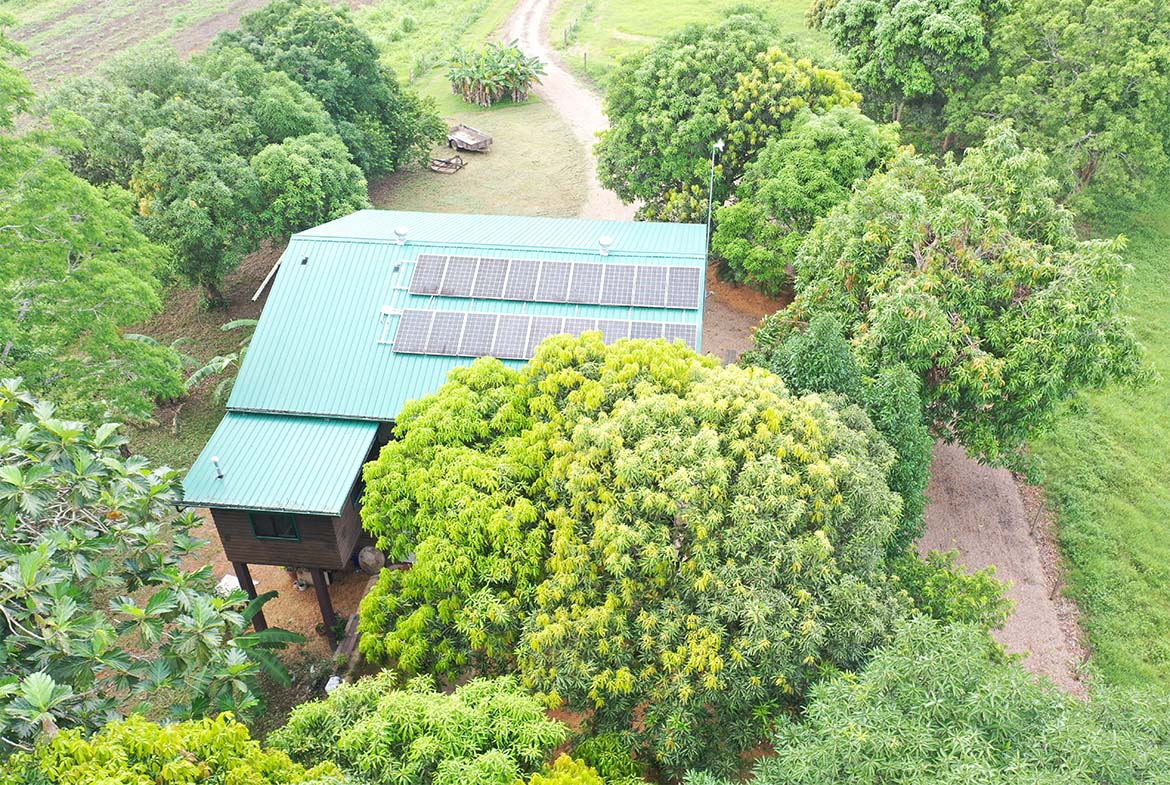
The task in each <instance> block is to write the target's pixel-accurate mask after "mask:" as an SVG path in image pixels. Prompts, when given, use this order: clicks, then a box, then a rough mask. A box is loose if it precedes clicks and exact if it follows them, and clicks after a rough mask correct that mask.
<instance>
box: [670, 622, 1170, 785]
mask: <svg viewBox="0 0 1170 785" xmlns="http://www.w3.org/2000/svg"><path fill="white" fill-rule="evenodd" d="M779 725H780V727H779V729H778V731H777V733H776V735H775V737H774V739H773V749H774V750H775V755H774V756H769V757H766V758H764V759H762V760H761V761H760V762H759V763H758V764H756V767H755V772H754V777H753V778H752V780H751V781H752V782H754V783H756V784H757V785H781V783H783V785H837V783H842V782H849V783H857V785H878V783H882V784H883V785H961V784H963V783H974V782H978V783H981V784H983V783H986V784H987V785H1033V784H1034V783H1041V782H1045V783H1047V782H1051V783H1058V782H1059V783H1067V784H1068V785H1090V784H1092V783H1101V784H1102V785H1103V784H1104V783H1121V782H1124V783H1135V785H1136V784H1137V783H1154V782H1162V781H1163V778H1164V776H1165V773H1166V770H1167V767H1168V766H1170V697H1167V696H1165V695H1159V694H1157V693H1150V692H1149V691H1146V690H1143V691H1140V692H1137V691H1127V692H1118V691H1112V690H1107V689H1102V690H1099V691H1095V692H1094V695H1093V696H1092V697H1091V698H1090V699H1089V700H1084V701H1082V700H1080V699H1078V698H1075V697H1073V696H1071V695H1068V694H1065V693H1063V692H1061V691H1059V690H1058V689H1056V688H1055V687H1054V686H1053V685H1052V684H1051V683H1050V682H1038V681H1037V679H1036V677H1035V676H1034V675H1032V674H1030V673H1027V672H1026V671H1024V670H1023V668H1021V667H1020V666H1019V665H1016V664H1009V663H1005V662H1003V659H1002V655H1000V653H999V650H998V647H997V646H996V645H995V644H994V643H993V642H992V641H991V639H990V638H989V637H988V636H987V634H986V633H985V632H983V631H981V630H974V629H971V628H969V627H965V626H962V625H958V626H950V627H943V626H940V625H938V624H937V623H936V622H933V621H930V620H927V619H916V620H912V621H909V622H906V623H904V624H903V625H902V626H901V628H900V629H899V630H898V633H897V635H896V636H894V640H893V641H892V642H891V643H890V645H889V646H888V647H886V648H884V649H882V650H880V651H879V652H878V653H877V654H876V656H874V658H873V660H872V661H871V662H870V663H869V665H867V666H866V668H865V669H864V670H863V671H862V672H861V673H860V674H859V675H857V676H856V677H855V678H853V677H849V678H846V677H838V678H834V679H831V680H828V681H826V682H823V683H821V684H819V685H817V686H816V687H813V689H812V691H811V692H810V695H809V702H808V705H807V706H806V707H805V709H804V712H803V716H802V717H801V718H800V720H799V721H796V720H793V719H789V718H782V719H781V720H780V721H779ZM705 779H706V778H693V779H692V780H691V783H692V785H699V783H700V782H701V781H703V780H705Z"/></svg>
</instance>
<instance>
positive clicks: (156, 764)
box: [0, 714, 343, 785]
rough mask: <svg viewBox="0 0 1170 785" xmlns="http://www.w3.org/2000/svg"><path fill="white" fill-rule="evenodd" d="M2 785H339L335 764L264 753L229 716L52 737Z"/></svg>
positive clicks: (131, 722)
mask: <svg viewBox="0 0 1170 785" xmlns="http://www.w3.org/2000/svg"><path fill="white" fill-rule="evenodd" d="M0 783H2V785H79V784H80V783H91V784H92V785H107V784H108V785H123V784H125V785H145V784H146V783H150V785H194V783H200V784H201V785H203V784H204V783H206V785H294V784H295V785H328V783H335V785H343V782H342V780H341V778H340V772H339V771H338V770H337V768H336V767H335V766H334V765H333V764H332V763H321V764H318V765H316V766H314V767H312V768H310V769H307V770H306V769H305V767H304V766H301V765H299V764H297V763H293V762H292V760H290V759H289V757H288V756H287V755H285V754H284V753H283V752H276V751H265V750H262V749H261V748H260V743H259V742H257V741H255V740H253V739H252V737H251V736H250V735H249V733H248V728H247V727H246V726H244V725H241V724H240V723H238V722H236V721H235V720H234V719H233V718H232V716H231V715H230V714H223V715H220V716H219V717H217V718H215V719H210V718H209V719H204V720H198V721H189V722H180V723H177V724H174V725H159V724H157V723H154V722H147V721H146V720H145V719H143V718H142V717H138V716H132V717H130V718H128V719H126V720H122V721H118V722H113V723H110V724H109V725H106V726H105V727H104V728H102V729H101V730H100V731H98V732H97V733H95V734H94V735H93V736H90V737H89V738H86V737H85V735H84V734H82V733H81V732H80V731H76V730H66V731H62V732H60V733H58V734H57V736H56V737H54V738H53V740H52V741H50V742H47V743H45V744H43V745H41V746H39V747H37V749H36V750H35V751H34V752H32V753H31V754H24V755H19V756H17V757H16V758H15V759H14V760H12V761H10V762H9V764H8V766H7V767H6V773H4V774H0Z"/></svg>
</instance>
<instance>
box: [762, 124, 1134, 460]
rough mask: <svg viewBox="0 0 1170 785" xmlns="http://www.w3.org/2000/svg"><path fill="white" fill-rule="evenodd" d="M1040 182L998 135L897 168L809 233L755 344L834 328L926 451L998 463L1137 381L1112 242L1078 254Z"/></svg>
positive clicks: (1066, 220) (1120, 266) (1013, 144)
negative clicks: (928, 445) (892, 394)
mask: <svg viewBox="0 0 1170 785" xmlns="http://www.w3.org/2000/svg"><path fill="white" fill-rule="evenodd" d="M1048 172H1049V162H1048V159H1047V158H1046V157H1045V156H1044V155H1043V154H1041V153H1038V152H1035V151H1032V150H1028V149H1026V148H1024V147H1022V146H1021V145H1020V143H1019V140H1018V138H1017V135H1016V134H1015V133H1014V132H1013V131H1012V130H1011V129H1010V128H1007V127H1000V128H998V129H996V130H995V131H994V132H992V133H990V134H989V137H988V140H987V142H986V143H985V144H984V145H983V146H982V147H979V148H972V149H970V150H968V151H967V154H966V155H965V156H964V158H963V160H962V161H961V162H958V163H956V162H955V161H954V160H952V159H950V158H948V159H946V160H944V161H942V162H941V165H936V164H935V163H934V162H932V161H930V160H927V159H924V158H921V157H918V156H914V155H911V154H909V153H903V154H902V155H901V156H899V158H898V159H897V160H896V161H895V162H894V163H893V164H892V165H891V166H890V168H889V171H888V172H885V173H881V174H878V175H875V176H874V177H872V178H871V179H870V180H869V181H867V182H866V183H865V184H864V185H862V186H860V187H859V188H858V189H857V191H856V192H855V193H854V194H853V195H852V196H851V197H850V199H849V200H848V201H846V202H844V203H842V204H840V205H838V206H837V207H836V208H834V209H833V210H832V211H831V212H830V213H829V214H828V215H827V216H825V217H824V218H823V219H822V220H821V221H820V222H819V223H818V224H817V225H816V227H815V228H814V229H813V230H812V231H811V232H810V233H809V235H808V239H807V240H806V242H805V244H804V246H803V247H802V248H801V251H800V253H799V254H798V257H797V261H796V292H797V294H796V299H795V301H794V302H793V303H792V305H791V306H789V307H788V308H787V309H785V310H783V311H781V312H779V313H778V314H776V315H774V316H772V317H769V319H768V320H766V323H765V328H764V329H763V330H762V331H761V332H760V333H758V334H757V344H758V345H761V346H762V347H766V346H767V344H768V343H769V342H772V341H776V340H783V338H784V337H785V335H787V334H788V333H789V332H790V331H791V330H793V329H797V328H798V326H799V324H800V323H801V322H803V321H806V320H808V319H809V318H811V317H812V316H813V315H815V314H819V313H831V314H834V315H836V317H837V318H838V319H840V321H841V323H842V324H843V325H844V328H845V333H846V335H847V337H849V339H850V340H851V341H853V343H854V344H855V346H856V348H857V351H858V355H859V357H860V359H861V360H862V362H863V363H864V364H865V365H866V366H867V367H868V368H870V369H877V368H881V367H884V366H886V365H891V364H899V363H904V364H905V365H906V366H907V367H908V368H909V369H910V370H911V371H912V372H913V373H914V374H915V375H916V376H917V377H918V378H919V379H920V380H921V384H922V395H923V399H924V401H925V405H926V410H927V413H928V417H929V420H930V422H931V423H932V425H933V427H934V429H935V431H936V432H937V433H938V434H939V435H941V436H943V437H944V438H946V439H948V440H953V441H957V442H960V443H961V444H963V445H964V446H965V447H966V448H967V450H968V451H969V452H970V453H971V454H973V455H977V456H980V457H983V458H985V459H988V460H992V461H1007V462H1010V461H1011V460H1012V457H1013V455H1014V454H1015V451H1016V450H1018V448H1019V447H1020V446H1021V444H1022V443H1023V441H1024V440H1025V439H1026V438H1027V437H1028V436H1030V435H1031V434H1033V433H1035V432H1036V431H1037V430H1038V429H1040V428H1043V427H1044V426H1046V425H1047V424H1048V423H1050V422H1051V421H1052V419H1053V417H1055V415H1056V414H1057V412H1058V410H1059V408H1060V405H1061V403H1063V402H1064V401H1067V400H1068V399H1069V398H1070V397H1072V396H1074V395H1076V394H1077V392H1078V391H1079V390H1083V389H1085V388H1090V387H1095V386H1100V385H1104V384H1107V383H1109V382H1113V381H1127V380H1134V379H1138V378H1141V377H1142V376H1143V375H1144V373H1145V368H1144V366H1143V361H1142V359H1141V357H1142V353H1141V350H1140V347H1139V345H1138V343H1137V341H1136V340H1135V338H1134V336H1133V333H1132V331H1131V329H1130V325H1129V323H1128V321H1127V320H1126V319H1125V317H1124V316H1123V315H1122V313H1121V309H1120V298H1121V294H1122V286H1123V281H1124V277H1125V272H1126V266H1125V264H1124V263H1123V261H1122V258H1121V250H1122V248H1123V247H1124V240H1123V239H1122V238H1117V239H1112V240H1091V241H1080V240H1079V239H1078V238H1077V235H1076V233H1075V231H1074V229H1073V225H1072V215H1071V213H1070V212H1069V211H1068V210H1066V209H1065V208H1063V207H1061V206H1059V205H1058V204H1057V202H1056V201H1055V195H1056V193H1057V191H1058V186H1057V183H1056V182H1055V180H1054V179H1053V178H1052V177H1051V176H1050V175H1049V174H1048Z"/></svg>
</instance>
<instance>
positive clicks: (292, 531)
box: [248, 512, 301, 542]
mask: <svg viewBox="0 0 1170 785" xmlns="http://www.w3.org/2000/svg"><path fill="white" fill-rule="evenodd" d="M248 517H249V518H251V519H252V532H253V533H254V534H255V535H256V539H258V540H292V541H293V542H300V540H301V533H300V532H298V531H297V519H296V518H294V517H293V516H291V515H287V514H284V513H279V512H250V513H248Z"/></svg>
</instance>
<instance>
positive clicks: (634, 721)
mask: <svg viewBox="0 0 1170 785" xmlns="http://www.w3.org/2000/svg"><path fill="white" fill-rule="evenodd" d="M892 460H893V456H892V454H891V452H890V450H889V449H888V448H887V447H886V446H885V445H884V443H883V442H882V440H881V438H880V436H878V434H877V433H876V432H875V431H874V430H873V428H872V426H871V425H870V423H869V421H868V419H867V418H866V416H865V414H864V413H863V412H862V411H861V410H860V409H858V408H857V407H850V406H848V405H846V404H844V403H843V404H842V408H840V409H838V408H835V407H834V406H833V405H831V404H830V403H829V401H828V400H827V399H826V398H824V397H820V396H809V397H806V398H797V397H794V396H792V395H791V394H790V393H789V392H788V390H787V389H786V388H785V386H784V384H783V383H782V382H781V381H780V380H779V379H778V378H777V377H776V376H775V375H773V374H771V373H769V372H766V371H763V370H761V369H757V368H747V367H737V366H732V367H722V366H718V365H717V364H716V363H715V362H714V361H713V360H711V359H710V358H702V357H700V356H698V355H696V354H695V353H694V352H693V351H691V350H690V349H688V348H687V347H685V346H682V345H681V344H675V345H669V344H666V343H665V342H662V341H654V342H648V341H626V342H619V343H618V344H616V345H614V346H611V347H605V346H604V345H603V344H602V342H601V337H600V335H599V334H596V333H591V334H587V335H586V336H585V337H583V338H580V339H574V338H569V337H558V338H554V339H550V340H549V341H547V342H545V344H544V345H543V346H542V347H541V349H540V350H539V352H538V353H537V355H536V357H535V358H534V359H533V361H532V362H531V363H530V364H529V365H527V366H526V367H525V368H523V369H520V370H510V369H506V368H505V367H504V366H503V365H501V364H500V363H499V362H498V361H495V360H481V361H479V362H477V363H476V364H474V365H473V366H472V367H471V368H469V369H463V370H457V371H454V372H452V375H451V377H450V381H449V382H448V383H447V385H445V386H444V387H443V388H442V389H441V390H440V391H439V392H438V393H437V394H435V395H432V396H429V397H428V398H426V399H423V400H421V401H419V402H416V403H414V404H412V405H409V406H408V407H407V408H406V410H404V411H403V413H402V415H401V416H400V417H399V419H398V423H397V439H396V440H394V441H393V442H391V443H390V444H389V445H388V446H387V447H386V448H385V449H384V450H383V452H382V454H381V456H380V457H379V459H378V460H377V461H375V462H374V463H372V464H370V465H369V466H368V467H367V469H366V475H365V477H366V482H367V490H366V496H365V506H364V509H363V517H364V522H365V525H366V527H367V529H368V530H369V531H370V532H371V533H373V534H375V535H377V536H378V538H379V542H380V543H381V545H382V547H384V548H386V549H387V550H388V551H389V553H390V555H391V558H396V559H402V558H405V557H406V556H407V555H408V554H412V553H413V554H414V558H415V563H414V567H413V568H412V569H411V570H409V571H407V572H397V571H387V572H384V573H383V575H382V577H381V579H380V581H379V584H378V586H377V588H376V589H375V590H374V591H373V592H372V593H371V594H370V595H369V596H368V597H367V598H366V600H365V601H364V603H363V609H362V646H363V650H364V651H365V652H366V653H367V654H368V655H369V656H371V657H373V658H376V659H384V658H390V657H393V658H397V661H398V663H399V665H400V667H403V668H406V669H408V670H438V671H441V672H446V673H452V672H455V673H457V672H459V671H460V670H461V669H462V668H464V667H466V666H468V665H472V664H474V665H476V666H477V667H479V668H480V669H481V670H482V669H491V668H493V667H494V668H501V667H519V668H520V671H521V673H522V674H523V676H524V678H525V680H526V681H527V682H528V683H529V684H530V685H531V686H533V687H535V688H536V689H537V690H539V691H540V694H541V695H543V696H544V697H545V698H546V699H547V700H548V701H549V702H550V703H551V704H553V705H562V704H563V705H566V706H567V707H569V708H570V709H573V710H576V711H588V712H589V716H590V718H591V720H592V722H593V723H594V724H595V726H597V727H599V728H602V729H611V730H621V731H626V732H634V735H635V741H634V745H635V746H636V747H638V748H640V749H643V750H645V751H646V752H648V753H649V754H650V755H651V756H652V757H653V758H654V759H655V760H656V762H657V763H658V764H659V765H661V766H662V767H664V768H665V769H667V770H668V771H670V772H676V773H677V772H681V771H682V770H684V769H685V768H687V767H688V766H691V765H694V764H696V763H699V762H705V763H711V764H717V765H722V766H731V765H734V761H735V756H736V753H738V752H739V751H741V750H743V749H745V748H749V747H751V746H752V745H753V744H754V743H755V742H756V740H757V739H759V738H760V735H761V733H762V732H763V729H764V728H765V727H766V726H767V723H768V721H769V719H770V717H772V716H773V714H774V713H775V712H777V711H780V710H781V707H782V706H783V705H784V704H785V702H786V701H790V700H794V699H796V698H797V697H798V696H799V695H800V694H801V693H802V692H803V690H804V689H805V688H806V686H807V685H808V683H809V682H810V681H811V680H813V679H815V678H817V676H818V674H820V673H822V672H823V671H825V670H833V669H836V668H841V667H846V668H851V667H855V666H856V665H858V664H859V663H860V662H862V661H863V659H864V658H865V656H866V654H867V653H868V651H869V650H870V648H871V647H873V646H874V645H875V644H877V643H878V642H880V641H881V640H882V639H883V637H884V635H885V634H886V632H887V630H888V629H889V627H890V624H891V623H892V621H893V620H894V619H895V618H897V617H898V616H899V615H900V614H901V613H902V612H903V611H904V610H905V608H906V606H907V604H908V603H907V602H906V601H905V600H904V599H903V597H902V595H900V594H899V593H897V592H896V590H895V588H894V587H893V585H892V584H891V583H890V582H889V581H888V580H887V579H886V576H885V573H884V565H885V554H886V547H887V543H888V541H889V540H890V538H891V536H892V535H893V533H894V531H895V529H896V527H897V524H898V519H899V516H900V513H901V502H900V499H899V498H898V496H897V495H896V494H894V493H892V492H891V491H890V490H889V487H888V485H887V476H888V472H889V470H890V467H891V464H892Z"/></svg>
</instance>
